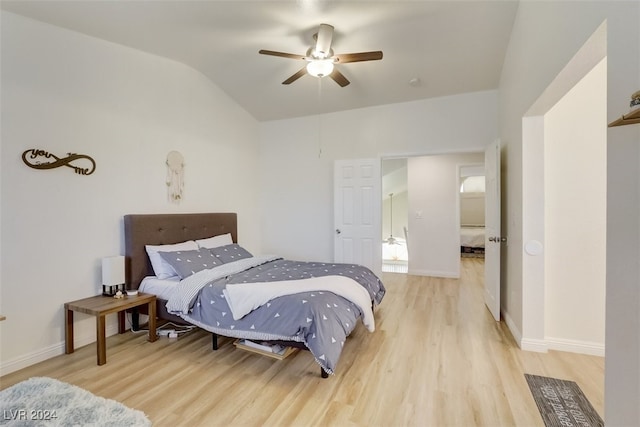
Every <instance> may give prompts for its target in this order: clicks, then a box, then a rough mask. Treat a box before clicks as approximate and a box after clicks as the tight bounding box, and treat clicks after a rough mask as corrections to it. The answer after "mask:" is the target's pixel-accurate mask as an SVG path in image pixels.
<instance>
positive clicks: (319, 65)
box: [258, 24, 382, 87]
mask: <svg viewBox="0 0 640 427" xmlns="http://www.w3.org/2000/svg"><path fill="white" fill-rule="evenodd" d="M313 37H314V39H315V40H316V44H315V46H312V47H310V48H309V49H308V50H307V53H306V54H305V55H304V56H303V55H295V54H292V53H285V52H276V51H273V50H264V49H261V50H260V51H258V53H261V54H262V55H272V56H281V57H283V58H291V59H298V60H302V61H306V62H307V64H306V65H305V66H304V67H302V68H301V69H300V70H299V71H298V72H297V73H295V74H294V75H292V76H291V77H289V78H288V79H286V80H285V81H283V82H282V84H283V85H288V84H291V83H293V82H295V81H296V80H298V79H299V78H300V77H302V76H304V75H305V74H310V75H312V76H315V77H325V76H329V77H331V78H332V79H333V80H334V81H335V82H336V83H338V84H339V85H340V86H341V87H345V86H347V85H348V84H349V83H350V82H349V80H347V78H346V77H345V76H344V74H342V73H341V72H340V71H338V69H337V68H335V65H336V64H346V63H349V62H362V61H377V60H380V59H382V52H381V51H379V50H378V51H373V52H358V53H343V54H337V55H335V54H334V53H333V49H331V40H332V39H333V27H332V26H331V25H328V24H320V28H318V32H317V33H316V34H314V35H313Z"/></svg>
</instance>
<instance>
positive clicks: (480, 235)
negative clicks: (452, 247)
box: [460, 225, 485, 257]
mask: <svg viewBox="0 0 640 427" xmlns="http://www.w3.org/2000/svg"><path fill="white" fill-rule="evenodd" d="M484 240H485V228H484V226H483V225H463V226H461V227H460V253H461V255H462V256H477V257H482V256H484Z"/></svg>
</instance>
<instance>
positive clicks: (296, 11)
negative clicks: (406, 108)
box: [0, 0, 518, 121]
mask: <svg viewBox="0 0 640 427" xmlns="http://www.w3.org/2000/svg"><path fill="white" fill-rule="evenodd" d="M517 5H518V3H517V1H515V0H503V1H483V0H473V1H457V0H448V1H419V0H413V1H338V0H297V1H294V0H292V1H265V0H261V1H242V0H235V1H219V0H215V1H212V0H209V1H202V0H200V1H185V0H173V1H171V0H164V1H160V0H147V1H131V0H121V1H113V0H109V1H106V0H103V1H100V0H98V1H92V0H80V1H78V0H75V1H57V0H46V1H26V0H18V1H16V0H2V1H1V3H0V7H1V8H2V9H3V10H6V11H10V12H14V13H17V14H20V15H23V16H27V17H30V18H33V19H37V20H40V21H44V22H47V23H51V24H53V25H57V26H60V27H64V28H68V29H71V30H74V31H78V32H81V33H85V34H88V35H91V36H94V37H98V38H101V39H105V40H109V41H112V42H115V43H119V44H122V45H126V46H130V47H133V48H136V49H139V50H143V51H146V52H150V53H154V54H157V55H160V56H164V57H167V58H172V59H174V60H176V61H179V62H182V63H184V64H187V65H189V66H191V67H193V68H195V69H196V70H199V71H200V72H202V73H203V74H204V75H206V76H207V77H208V78H210V79H211V80H212V81H213V82H214V83H215V84H216V85H217V86H219V87H220V88H221V89H222V90H224V91H225V92H226V93H227V94H228V95H229V96H230V97H231V98H233V99H234V100H235V101H236V102H238V103H239V104H240V105H241V106H242V107H244V108H245V109H246V110H247V111H248V112H249V113H250V114H251V115H253V116H254V117H255V118H256V119H257V120H260V121H265V120H276V119H285V118H291V117H298V116H305V115H311V114H318V113H325V112H332V111H342V110H349V109H354V108H362V107H368V106H374V105H383V104H391V103H397V102H406V101H412V100H418V99H424V98H430V97H438V96H447V95H453V94H459V93H466V92H475V91H482V90H490V89H496V88H497V87H498V82H499V77H500V70H501V68H502V63H503V59H504V55H505V50H506V48H507V44H508V41H509V37H510V34H511V27H512V24H513V20H514V18H515V14H516V10H517ZM321 23H327V24H331V25H333V26H334V27H335V33H334V37H333V43H332V48H333V50H334V51H335V52H336V53H353V52H360V51H372V50H382V51H383V53H384V58H383V59H382V60H381V61H370V62H358V63H349V64H341V65H339V66H338V67H339V69H340V71H341V72H342V73H343V74H344V75H345V76H346V77H347V78H348V79H349V80H350V81H351V84H350V85H348V86H346V87H344V88H341V87H339V86H338V85H337V84H336V83H335V82H333V80H331V79H329V78H324V79H317V78H315V77H311V76H309V75H306V76H303V77H302V78H300V79H299V80H297V81H296V82H294V83H293V84H291V85H288V86H287V85H282V84H281V82H282V81H284V80H285V79H286V78H288V77H289V76H290V75H292V74H293V73H295V72H296V71H298V70H299V69H300V68H302V66H304V64H305V63H304V62H303V61H296V60H293V59H287V58H280V57H272V56H265V55H259V54H258V50H260V49H268V50H276V51H283V52H288V53H293V54H304V53H305V52H306V50H307V49H308V48H309V47H310V46H311V45H312V44H313V39H312V36H313V34H314V33H315V32H316V31H317V28H318V25H319V24H321ZM414 78H417V79H419V81H420V83H419V84H418V85H410V84H409V81H410V80H411V79H414ZM461 107H463V106H461Z"/></svg>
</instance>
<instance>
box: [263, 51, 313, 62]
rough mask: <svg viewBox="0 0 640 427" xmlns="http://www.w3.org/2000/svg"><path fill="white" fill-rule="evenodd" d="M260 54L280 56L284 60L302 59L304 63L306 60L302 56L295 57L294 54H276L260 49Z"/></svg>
mask: <svg viewBox="0 0 640 427" xmlns="http://www.w3.org/2000/svg"><path fill="white" fill-rule="evenodd" d="M258 53H261V54H262V55H271V56H280V57H282V58H291V59H301V60H303V61H304V59H305V57H304V56H302V55H295V54H293V53H285V52H276V51H274V50H264V49H260V50H259V51H258Z"/></svg>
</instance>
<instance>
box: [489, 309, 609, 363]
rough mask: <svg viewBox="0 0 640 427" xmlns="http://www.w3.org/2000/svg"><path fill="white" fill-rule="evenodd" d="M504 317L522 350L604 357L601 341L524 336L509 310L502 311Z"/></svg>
mask: <svg viewBox="0 0 640 427" xmlns="http://www.w3.org/2000/svg"><path fill="white" fill-rule="evenodd" d="M501 313H502V318H503V319H504V321H505V322H506V324H507V327H508V328H509V331H511V335H513V339H514V340H515V341H516V343H517V344H518V347H520V349H521V350H525V351H535V352H536V353H547V352H548V351H549V350H557V351H566V352H569V353H579V354H588V355H590V356H600V357H604V345H603V344H600V343H594V342H587V341H576V340H568V339H563V338H554V337H545V338H544V339H541V340H540V339H533V338H523V337H522V332H520V330H519V329H518V328H517V326H516V324H515V323H514V322H513V319H512V318H511V316H509V313H507V312H504V311H503V312H501Z"/></svg>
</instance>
